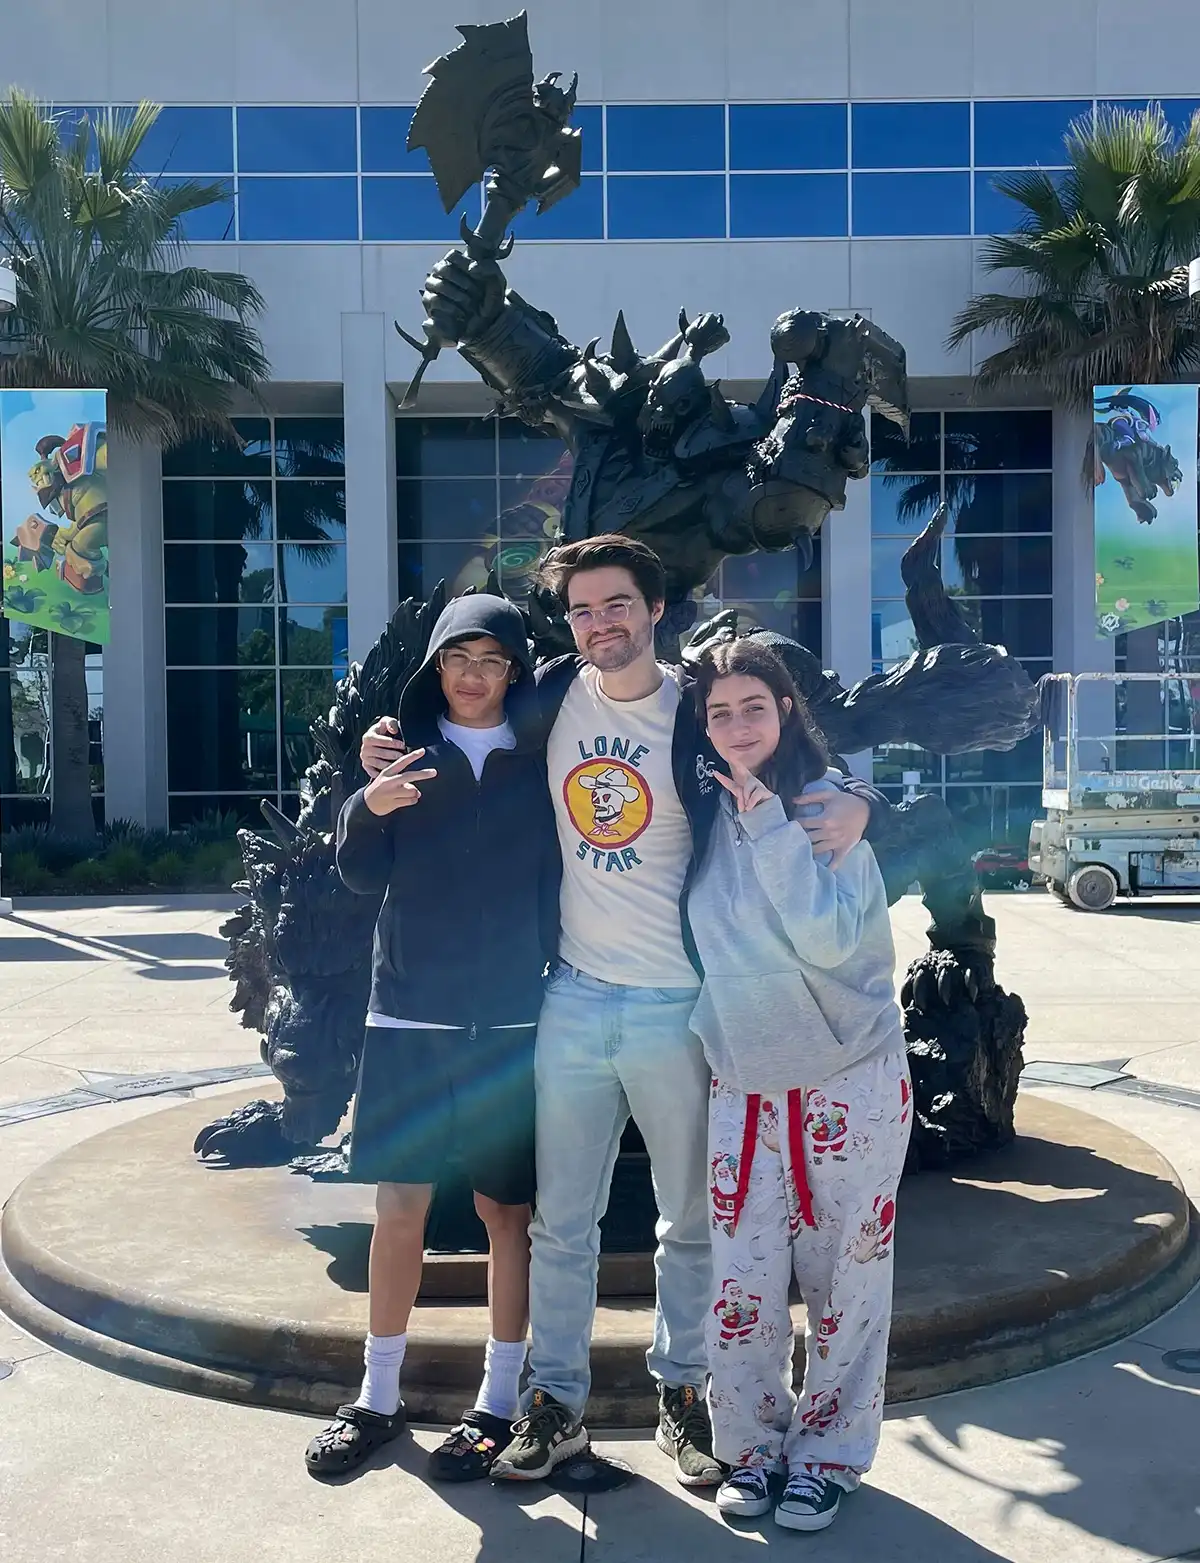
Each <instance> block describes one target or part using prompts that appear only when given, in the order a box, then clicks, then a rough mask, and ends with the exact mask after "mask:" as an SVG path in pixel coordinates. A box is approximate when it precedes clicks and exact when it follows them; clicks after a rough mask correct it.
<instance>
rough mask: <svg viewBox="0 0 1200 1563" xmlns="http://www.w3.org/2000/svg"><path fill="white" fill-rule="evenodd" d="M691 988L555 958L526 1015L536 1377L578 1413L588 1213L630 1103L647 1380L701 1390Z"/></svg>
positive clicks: (700, 1100)
mask: <svg viewBox="0 0 1200 1563" xmlns="http://www.w3.org/2000/svg"><path fill="white" fill-rule="evenodd" d="M697 992H698V987H697V988H626V987H618V986H615V985H614V984H612V983H608V982H600V981H599V980H598V979H597V978H595V977H588V976H586V975H585V974H584V973H583V972H579V971H576V970H575V969H574V968H573V967H570V966H563V965H560V966H558V967H557V968H555V970H554V971H553V972H552V974H551V976H550V978H549V980H548V982H547V986H546V997H545V1002H544V1003H543V1005H542V1014H541V1019H540V1021H539V1022H538V1035H537V1052H536V1056H535V1065H534V1069H535V1078H536V1082H537V1178H538V1194H537V1212H536V1214H535V1216H534V1221H533V1226H532V1227H531V1228H530V1235H531V1238H532V1247H533V1252H532V1261H531V1269H530V1297H529V1307H530V1316H531V1321H532V1327H533V1347H532V1351H531V1353H530V1362H529V1366H530V1373H529V1385H530V1387H529V1390H528V1391H527V1393H526V1397H525V1404H526V1405H528V1402H529V1399H530V1398H531V1395H532V1391H533V1390H534V1389H535V1388H538V1389H544V1390H546V1391H547V1392H548V1393H549V1394H551V1395H553V1396H554V1397H555V1399H556V1400H559V1401H561V1402H562V1404H563V1405H566V1406H570V1407H571V1409H572V1410H573V1411H575V1412H576V1413H577V1414H582V1412H583V1409H584V1406H585V1405H586V1404H587V1398H588V1392H589V1390H590V1388H591V1381H592V1375H591V1366H590V1362H589V1348H590V1344H591V1338H592V1322H593V1319H594V1318H595V1313H596V1279H597V1274H598V1270H599V1255H600V1218H601V1216H603V1214H604V1212H605V1210H606V1209H607V1208H608V1196H609V1188H610V1185H611V1183H612V1174H613V1166H614V1164H615V1162H616V1159H617V1150H618V1147H619V1144H620V1140H621V1133H622V1131H623V1130H624V1128H625V1125H626V1123H628V1121H629V1116H630V1113H631V1112H632V1114H633V1117H634V1120H635V1122H636V1123H637V1126H638V1128H639V1129H640V1130H641V1131H642V1137H643V1139H644V1140H645V1142H646V1149H647V1150H648V1151H649V1153H650V1170H651V1173H652V1176H653V1180H654V1197H655V1200H656V1202H657V1204H658V1212H659V1217H658V1224H657V1226H656V1228H655V1235H656V1236H657V1238H658V1250H657V1252H656V1253H655V1256H654V1271H655V1278H656V1282H657V1305H656V1307H655V1313H654V1342H653V1345H652V1346H651V1348H650V1350H649V1352H647V1354H646V1361H647V1365H648V1366H649V1369H650V1372H651V1373H652V1374H653V1375H654V1377H655V1378H656V1379H659V1380H662V1381H663V1382H665V1383H667V1384H672V1385H679V1384H691V1385H693V1386H695V1387H696V1388H697V1389H701V1390H702V1389H703V1387H704V1385H705V1383H706V1381H707V1377H708V1367H707V1358H706V1355H705V1346H704V1321H705V1315H706V1313H707V1310H708V1306H709V1301H710V1299H709V1295H708V1293H709V1283H710V1275H709V1270H710V1266H711V1258H710V1247H709V1229H708V1163H707V1156H708V1148H707V1131H708V1099H709V1087H710V1077H709V1069H708V1065H707V1063H706V1062H705V1059H704V1053H703V1051H702V1050H701V1047H700V1039H699V1038H698V1037H697V1036H696V1035H695V1034H694V1033H693V1032H691V1031H690V1030H689V1029H688V1020H689V1018H690V1017H691V1013H692V1010H693V1008H694V1007H695V1003H696V994H697Z"/></svg>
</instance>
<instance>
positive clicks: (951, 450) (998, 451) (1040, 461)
mask: <svg viewBox="0 0 1200 1563" xmlns="http://www.w3.org/2000/svg"><path fill="white" fill-rule="evenodd" d="M945 427H946V467H947V469H956V470H957V471H959V472H1000V471H1004V470H1008V471H1017V472H1036V471H1037V470H1038V469H1039V468H1040V469H1042V470H1044V471H1048V470H1049V469H1050V468H1051V467H1052V466H1053V465H1054V455H1053V449H1052V445H1051V435H1052V428H1053V419H1052V416H1051V414H1050V413H1049V412H1047V411H1045V410H1043V409H1038V410H1036V411H1035V410H1032V409H1030V410H1024V409H1022V410H1021V411H1013V412H991V411H985V410H983V409H982V408H980V409H976V410H974V411H972V412H948V413H947V414H946V420H945ZM994 530H996V531H1000V530H1001V528H999V527H996V528H995V529H994ZM1029 530H1035V531H1038V530H1041V529H1040V528H1030V529H1029Z"/></svg>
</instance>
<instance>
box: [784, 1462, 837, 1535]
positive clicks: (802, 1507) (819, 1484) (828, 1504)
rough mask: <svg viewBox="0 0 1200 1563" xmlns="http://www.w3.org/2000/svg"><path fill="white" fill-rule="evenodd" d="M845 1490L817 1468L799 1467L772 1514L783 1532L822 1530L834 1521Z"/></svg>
mask: <svg viewBox="0 0 1200 1563" xmlns="http://www.w3.org/2000/svg"><path fill="white" fill-rule="evenodd" d="M843 1491H844V1489H843V1488H842V1487H841V1486H839V1484H838V1483H837V1482H836V1481H835V1480H834V1479H833V1477H832V1476H830V1475H829V1474H828V1472H826V1471H825V1469H824V1468H823V1467H822V1466H819V1465H798V1466H797V1467H796V1469H795V1470H794V1471H789V1472H788V1479H787V1486H786V1487H785V1488H784V1489H783V1497H782V1498H781V1499H780V1500H779V1503H778V1506H777V1507H776V1510H775V1523H776V1524H777V1525H782V1526H783V1528H784V1529H785V1530H824V1529H825V1528H826V1527H827V1526H829V1525H832V1524H833V1522H834V1520H836V1519H837V1515H838V1506H839V1504H840V1503H841V1501H842V1493H843Z"/></svg>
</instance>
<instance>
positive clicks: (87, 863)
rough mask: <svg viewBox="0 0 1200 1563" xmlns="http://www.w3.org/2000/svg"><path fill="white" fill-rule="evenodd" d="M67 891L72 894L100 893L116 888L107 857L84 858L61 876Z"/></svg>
mask: <svg viewBox="0 0 1200 1563" xmlns="http://www.w3.org/2000/svg"><path fill="white" fill-rule="evenodd" d="M63 881H64V883H65V885H66V888H67V891H68V892H69V893H71V894H74V895H100V894H102V893H103V892H105V891H108V890H115V889H116V888H117V886H116V882H115V880H114V879H113V872H112V866H111V864H110V863H109V861H108V859H107V858H103V857H89V858H84V860H83V862H82V863H76V864H75V865H74V867H73V868H69V869H68V870H67V872H66V874H65V875H64V876H63Z"/></svg>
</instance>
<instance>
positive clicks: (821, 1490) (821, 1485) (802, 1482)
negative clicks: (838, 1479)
mask: <svg viewBox="0 0 1200 1563" xmlns="http://www.w3.org/2000/svg"><path fill="white" fill-rule="evenodd" d="M829 1480H830V1478H829V1477H828V1476H823V1475H822V1474H821V1472H820V1471H814V1470H812V1469H811V1468H810V1467H809V1466H807V1465H802V1466H801V1467H800V1469H799V1470H798V1471H789V1473H788V1479H787V1486H786V1487H785V1488H784V1490H783V1498H784V1502H785V1503H786V1502H787V1500H788V1499H789V1498H799V1499H802V1500H804V1501H807V1500H808V1499H809V1498H814V1499H817V1500H820V1499H821V1498H823V1497H824V1496H825V1489H826V1487H827V1486H828V1485H829Z"/></svg>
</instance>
